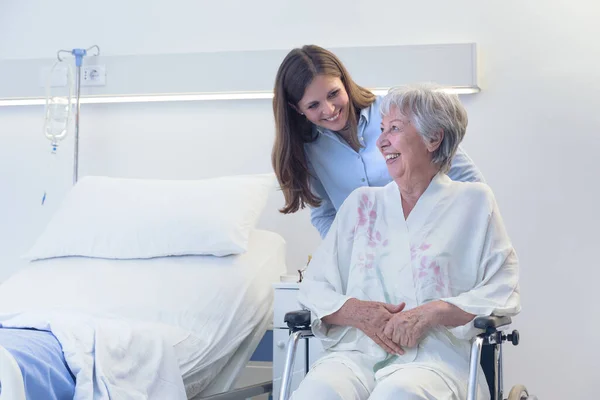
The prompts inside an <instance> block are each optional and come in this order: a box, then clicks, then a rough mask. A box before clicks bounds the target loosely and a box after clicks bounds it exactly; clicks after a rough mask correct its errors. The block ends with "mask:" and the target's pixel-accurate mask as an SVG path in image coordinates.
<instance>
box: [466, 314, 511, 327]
mask: <svg viewBox="0 0 600 400" xmlns="http://www.w3.org/2000/svg"><path fill="white" fill-rule="evenodd" d="M511 322H512V320H511V319H510V317H498V316H495V315H490V316H487V317H477V318H475V321H474V323H475V328H477V329H485V330H487V329H488V328H492V329H496V328H500V327H501V326H506V325H509V324H510V323H511Z"/></svg>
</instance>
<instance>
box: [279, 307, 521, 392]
mask: <svg viewBox="0 0 600 400" xmlns="http://www.w3.org/2000/svg"><path fill="white" fill-rule="evenodd" d="M284 321H285V323H286V324H287V326H288V328H289V330H290V338H289V340H288V345H287V352H286V361H285V366H284V370H283V376H282V379H281V389H280V392H279V400H288V397H289V391H290V384H291V380H292V366H293V365H294V359H295V356H296V348H297V346H298V341H299V340H300V339H308V338H310V337H312V336H313V334H312V330H311V327H310V322H311V317H310V311H309V310H300V311H292V312H289V313H287V314H286V315H285V319H284ZM511 322H512V321H511V318H510V317H497V316H489V317H477V318H475V321H474V324H475V327H476V328H477V329H482V330H483V331H484V332H483V333H481V334H480V335H478V336H476V337H475V339H474V340H473V343H472V345H471V360H470V365H469V385H468V397H467V400H476V399H477V379H478V365H481V367H482V369H483V372H484V375H485V378H486V380H487V383H488V386H489V388H490V398H491V400H503V399H504V397H503V396H504V393H503V387H504V382H503V376H502V344H503V343H504V342H505V341H510V342H511V343H512V344H513V345H514V346H516V345H518V344H519V332H518V331H516V330H513V331H512V333H509V334H504V333H503V332H502V330H499V328H501V327H505V326H507V325H509V324H510V323H511ZM515 388H518V389H521V388H522V390H519V391H518V393H517V392H516V391H515V390H511V394H510V395H509V400H512V399H513V398H514V399H518V400H522V399H527V398H530V397H529V395H528V394H527V393H526V389H525V388H524V386H522V385H518V386H515ZM516 396H518V397H516ZM523 396H525V397H523Z"/></svg>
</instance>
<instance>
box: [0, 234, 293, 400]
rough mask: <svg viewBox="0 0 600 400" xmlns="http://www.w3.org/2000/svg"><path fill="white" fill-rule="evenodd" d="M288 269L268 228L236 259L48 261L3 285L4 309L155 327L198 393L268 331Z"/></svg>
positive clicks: (191, 391) (281, 249) (282, 247)
mask: <svg viewBox="0 0 600 400" xmlns="http://www.w3.org/2000/svg"><path fill="white" fill-rule="evenodd" d="M284 272H285V242H284V240H283V239H282V238H281V236H279V235H278V234H275V233H272V232H268V231H262V230H254V231H253V232H252V234H251V235H250V243H249V250H248V251H247V252H246V253H244V254H241V255H236V256H228V257H213V256H184V257H168V258H155V259H149V260H105V259H90V258H82V257H72V258H58V259H50V260H43V261H38V262H34V263H32V264H31V265H30V266H29V267H28V268H26V269H24V270H22V271H20V272H18V273H17V274H15V275H13V276H12V277H10V278H9V279H8V280H7V281H5V282H4V283H3V284H2V285H0V313H10V312H13V313H18V312H26V311H32V310H33V311H36V312H39V311H43V310H54V311H56V310H57V309H58V310H62V309H64V310H69V311H78V312H85V313H87V314H90V315H98V316H116V317H118V318H123V319H130V320H132V321H135V322H136V323H139V322H144V323H147V324H150V325H152V326H153V327H154V329H155V331H157V332H160V333H161V334H163V336H164V337H165V338H166V339H167V341H168V342H169V343H170V344H171V345H173V346H174V348H175V352H176V354H177V357H178V360H179V364H180V371H181V374H182V376H183V378H184V381H186V380H188V379H187V378H188V377H190V376H194V378H195V379H194V382H193V384H192V385H189V386H188V388H186V391H188V397H192V396H194V395H195V394H197V393H199V392H200V391H202V390H204V389H205V388H207V386H208V385H209V384H210V383H211V382H212V381H214V380H215V378H216V377H217V376H218V375H219V373H220V372H221V369H222V368H223V367H224V366H225V365H227V363H228V362H229V360H230V359H231V358H232V356H233V355H234V354H235V353H236V351H237V350H238V349H239V348H240V346H241V345H242V344H243V343H244V341H245V340H246V339H248V338H249V337H251V335H253V334H254V335H259V334H260V335H261V336H262V334H264V331H262V328H259V326H260V325H261V324H263V323H264V321H265V319H268V318H269V316H270V315H271V314H272V310H273V289H272V283H273V282H276V281H278V280H279V276H280V275H281V274H282V273H284ZM265 329H266V328H265ZM261 331H262V332H261ZM252 351H254V350H252ZM250 354H251V352H250ZM248 357H249V356H248ZM241 361H244V364H245V361H247V360H243V358H242V359H241ZM236 372H237V373H238V374H239V372H241V368H239V367H238V368H237V369H236V368H233V373H236ZM223 373H229V372H228V371H223ZM188 381H189V380H188ZM225 381H227V379H225ZM226 386H228V384H227V383H225V384H224V387H226ZM188 389H189V390H188ZM217 390H221V388H217Z"/></svg>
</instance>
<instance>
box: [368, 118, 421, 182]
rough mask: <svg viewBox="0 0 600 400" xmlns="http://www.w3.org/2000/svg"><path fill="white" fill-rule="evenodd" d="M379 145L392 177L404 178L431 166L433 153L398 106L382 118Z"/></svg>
mask: <svg viewBox="0 0 600 400" xmlns="http://www.w3.org/2000/svg"><path fill="white" fill-rule="evenodd" d="M377 147H378V148H379V150H380V151H381V154H383V157H385V162H386V164H387V167H388V171H389V173H390V176H391V177H392V179H397V178H402V177H403V176H406V175H407V174H408V175H410V174H411V172H414V171H417V170H419V169H420V168H430V167H431V160H432V153H431V151H430V149H428V147H427V146H426V145H425V142H424V141H423V139H422V137H421V135H419V133H418V132H417V129H416V128H415V126H414V125H413V124H412V123H411V122H410V119H409V118H408V117H406V116H405V115H403V114H402V113H401V112H400V110H398V108H397V107H392V108H391V109H390V113H389V115H384V116H383V117H382V120H381V135H380V136H379V139H377Z"/></svg>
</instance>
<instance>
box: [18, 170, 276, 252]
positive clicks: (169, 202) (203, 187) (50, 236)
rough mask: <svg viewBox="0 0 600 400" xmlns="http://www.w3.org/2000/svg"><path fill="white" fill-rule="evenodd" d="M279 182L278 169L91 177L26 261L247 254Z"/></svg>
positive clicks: (71, 195)
mask: <svg viewBox="0 0 600 400" xmlns="http://www.w3.org/2000/svg"><path fill="white" fill-rule="evenodd" d="M275 182H276V181H275V177H274V175H273V174H261V175H242V176H227V177H220V178H212V179H204V180H195V181H194V180H192V181H189V180H188V181H184V180H149V179H125V178H109V177H85V178H83V179H81V180H80V181H79V182H78V183H77V184H76V185H75V187H74V188H73V189H72V190H71V191H70V192H69V194H68V195H67V197H66V198H65V200H64V201H63V203H62V204H61V206H60V208H59V209H58V211H57V213H56V214H55V215H54V216H53V217H52V219H51V221H50V223H49V224H48V226H47V227H46V229H45V231H44V232H43V233H42V235H41V236H40V237H39V238H38V240H37V242H36V243H35V245H34V246H33V248H32V249H31V250H30V251H29V253H28V254H27V255H25V258H27V259H29V260H39V259H46V258H54V257H64V256H86V257H96V258H109V259H135V258H153V257H163V256H178V255H214V256H226V255H230V254H240V253H244V252H245V251H246V250H247V246H248V237H249V235H250V231H251V230H252V229H254V227H255V225H256V223H257V220H258V218H259V216H260V214H261V213H262V211H263V209H264V207H265V206H266V202H267V197H268V195H269V192H270V191H271V190H272V189H274V187H275Z"/></svg>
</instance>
